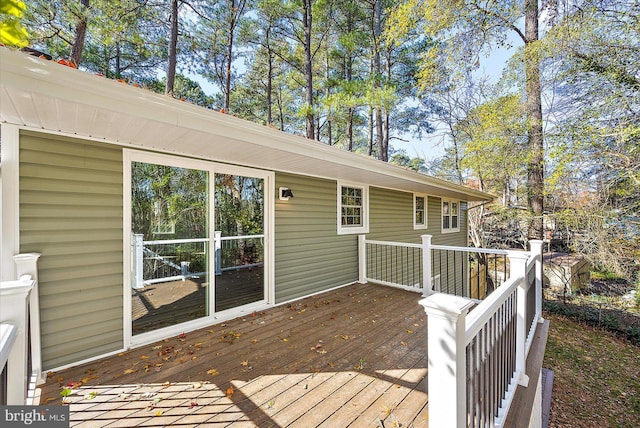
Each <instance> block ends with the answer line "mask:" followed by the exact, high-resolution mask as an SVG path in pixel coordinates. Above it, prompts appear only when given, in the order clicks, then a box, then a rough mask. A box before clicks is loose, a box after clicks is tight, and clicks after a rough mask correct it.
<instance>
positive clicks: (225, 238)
mask: <svg viewBox="0 0 640 428" xmlns="http://www.w3.org/2000/svg"><path fill="white" fill-rule="evenodd" d="M259 238H264V234H263V233H262V234H259V235H240V236H221V237H220V240H221V241H234V240H240V239H259ZM209 241H211V238H193V239H191V238H184V239H156V240H153V241H142V243H143V244H144V245H170V244H190V243H192V242H209Z"/></svg>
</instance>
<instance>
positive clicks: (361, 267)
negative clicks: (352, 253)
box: [358, 235, 367, 284]
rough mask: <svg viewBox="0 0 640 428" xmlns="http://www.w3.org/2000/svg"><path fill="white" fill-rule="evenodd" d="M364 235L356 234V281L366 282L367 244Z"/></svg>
mask: <svg viewBox="0 0 640 428" xmlns="http://www.w3.org/2000/svg"><path fill="white" fill-rule="evenodd" d="M366 239H367V236H366V235H358V282H359V283H360V284H364V283H365V282H367V244H366V242H365V241H366Z"/></svg>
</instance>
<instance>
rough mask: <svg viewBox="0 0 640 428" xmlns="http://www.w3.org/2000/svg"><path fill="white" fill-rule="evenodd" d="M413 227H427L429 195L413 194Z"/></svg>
mask: <svg viewBox="0 0 640 428" xmlns="http://www.w3.org/2000/svg"><path fill="white" fill-rule="evenodd" d="M413 228H414V229H426V228H427V197H426V196H425V195H420V194H418V193H414V194H413Z"/></svg>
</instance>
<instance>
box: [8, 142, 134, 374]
mask: <svg viewBox="0 0 640 428" xmlns="http://www.w3.org/2000/svg"><path fill="white" fill-rule="evenodd" d="M20 251H21V252H39V253H42V257H41V258H40V261H39V265H38V266H39V286H40V313H41V319H40V323H41V330H42V358H43V367H44V369H45V370H47V369H51V368H55V367H59V366H62V365H65V364H70V363H73V362H76V361H80V360H83V359H86V358H91V357H94V356H98V355H101V354H104V353H107V352H111V351H115V350H118V349H120V348H122V346H123V336H122V335H123V333H122V316H123V295H122V293H123V287H122V273H123V272H122V268H123V264H122V251H123V248H122V149H121V148H119V147H116V146H110V145H107V144H99V143H93V142H87V141H80V140H75V139H71V138H63V137H57V136H50V135H47V136H44V135H42V134H36V133H30V132H24V133H22V134H21V137H20Z"/></svg>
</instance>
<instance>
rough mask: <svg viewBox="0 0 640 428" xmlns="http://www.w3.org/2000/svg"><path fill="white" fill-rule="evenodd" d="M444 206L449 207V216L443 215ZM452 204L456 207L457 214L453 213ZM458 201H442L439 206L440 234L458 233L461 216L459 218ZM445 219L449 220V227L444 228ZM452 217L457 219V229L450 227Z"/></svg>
mask: <svg viewBox="0 0 640 428" xmlns="http://www.w3.org/2000/svg"><path fill="white" fill-rule="evenodd" d="M445 204H448V205H449V214H447V215H445V213H444V207H445ZM453 204H456V205H457V207H458V208H457V212H456V213H455V215H454V213H453V211H452V209H453ZM460 205H461V204H460V201H459V200H457V199H442V202H441V205H440V227H441V230H442V233H454V232H460V221H461V218H460V217H461V216H460ZM445 217H448V218H449V227H448V228H445V227H444V219H445ZM453 217H457V219H458V225H457V227H451V225H452V220H453Z"/></svg>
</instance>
